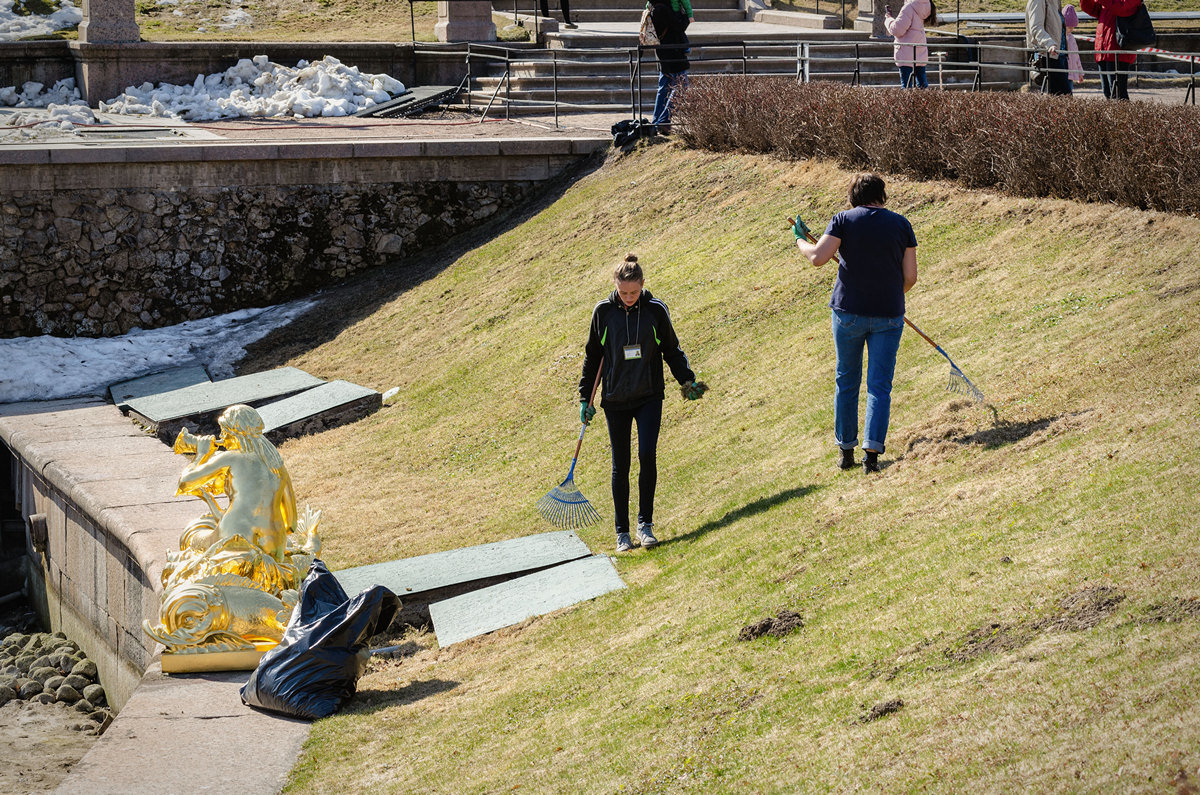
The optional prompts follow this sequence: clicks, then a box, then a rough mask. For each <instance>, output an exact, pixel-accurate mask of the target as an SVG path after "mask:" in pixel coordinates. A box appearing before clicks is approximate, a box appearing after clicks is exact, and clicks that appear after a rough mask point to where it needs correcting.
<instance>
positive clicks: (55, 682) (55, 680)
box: [42, 676, 67, 692]
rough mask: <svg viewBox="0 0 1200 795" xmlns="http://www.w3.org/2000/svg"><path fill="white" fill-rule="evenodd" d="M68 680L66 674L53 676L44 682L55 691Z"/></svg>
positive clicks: (47, 687) (49, 688)
mask: <svg viewBox="0 0 1200 795" xmlns="http://www.w3.org/2000/svg"><path fill="white" fill-rule="evenodd" d="M66 681H67V677H65V676H52V677H50V678H49V679H47V680H46V681H45V682H43V683H42V684H43V685H45V687H46V689H48V690H50V691H52V692H53V691H55V690H58V688H59V685H61V684H63V683H64V682H66Z"/></svg>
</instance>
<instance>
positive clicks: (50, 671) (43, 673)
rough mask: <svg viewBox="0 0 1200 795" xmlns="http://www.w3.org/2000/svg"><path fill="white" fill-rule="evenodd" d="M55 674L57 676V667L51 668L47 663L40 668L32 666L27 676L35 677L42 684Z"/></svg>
mask: <svg viewBox="0 0 1200 795" xmlns="http://www.w3.org/2000/svg"><path fill="white" fill-rule="evenodd" d="M55 676H59V673H58V669H57V668H51V667H50V666H48V665H47V666H45V667H42V668H34V669H32V670H30V671H29V678H30V679H36V680H38V681H39V682H41V683H42V684H46V682H47V681H49V680H50V678H51V677H55Z"/></svg>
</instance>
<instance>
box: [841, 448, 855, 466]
mask: <svg viewBox="0 0 1200 795" xmlns="http://www.w3.org/2000/svg"><path fill="white" fill-rule="evenodd" d="M838 469H854V448H850V449H849V450H846V449H845V448H843V449H842V457H841V460H839V461H838Z"/></svg>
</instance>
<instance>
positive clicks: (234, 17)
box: [217, 0, 254, 30]
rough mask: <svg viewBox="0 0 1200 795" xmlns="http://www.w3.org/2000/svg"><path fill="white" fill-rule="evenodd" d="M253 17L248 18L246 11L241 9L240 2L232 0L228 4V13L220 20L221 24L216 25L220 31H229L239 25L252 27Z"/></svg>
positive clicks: (239, 0)
mask: <svg viewBox="0 0 1200 795" xmlns="http://www.w3.org/2000/svg"><path fill="white" fill-rule="evenodd" d="M253 24H254V17H252V16H250V14H249V12H247V11H246V9H244V8H242V4H241V0H233V2H232V3H231V4H230V7H229V11H227V12H226V14H225V16H223V17H222V18H221V23H220V24H219V25H217V27H218V28H220V29H221V30H230V29H231V28H236V27H238V26H239V25H253Z"/></svg>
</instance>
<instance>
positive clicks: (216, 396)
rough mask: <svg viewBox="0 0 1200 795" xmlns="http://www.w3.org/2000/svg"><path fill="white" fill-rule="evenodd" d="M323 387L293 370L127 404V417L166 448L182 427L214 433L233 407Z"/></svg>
mask: <svg viewBox="0 0 1200 795" xmlns="http://www.w3.org/2000/svg"><path fill="white" fill-rule="evenodd" d="M323 383H325V382H324V381H322V380H321V379H320V378H317V377H316V376H315V375H309V374H308V373H306V372H304V371H303V370H299V369H297V368H295V367H281V368H279V369H276V370H267V371H266V372H262V373H253V374H251V375H243V376H238V377H237V378H229V379H226V380H224V381H213V382H212V383H207V384H196V385H194V386H188V387H183V388H182V389H175V390H172V391H170V392H161V393H159V394H156V395H147V396H146V397H141V398H134V399H131V400H130V401H129V413H130V416H132V417H134V418H135V419H136V420H137V421H139V422H142V423H144V424H145V425H146V426H147V427H149V428H151V429H153V430H154V431H155V433H156V434H157V435H158V438H160V439H162V440H163V441H164V442H167V443H168V444H169V443H170V442H171V441H173V440H174V438H175V435H176V433H178V431H179V428H181V427H183V426H184V425H188V426H189V427H192V428H193V429H194V430H199V431H200V432H203V433H210V432H213V431H214V430H215V426H214V425H213V423H214V422H215V420H216V416H215V415H217V414H219V413H220V412H221V411H223V410H224V409H225V408H226V407H227V406H232V405H234V404H235V403H247V404H250V405H252V406H253V405H255V404H262V403H263V402H266V401H270V400H272V399H278V398H284V397H287V396H289V395H294V394H296V393H297V392H302V391H304V390H305V389H311V388H312V387H314V386H319V385H321V384H323Z"/></svg>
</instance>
